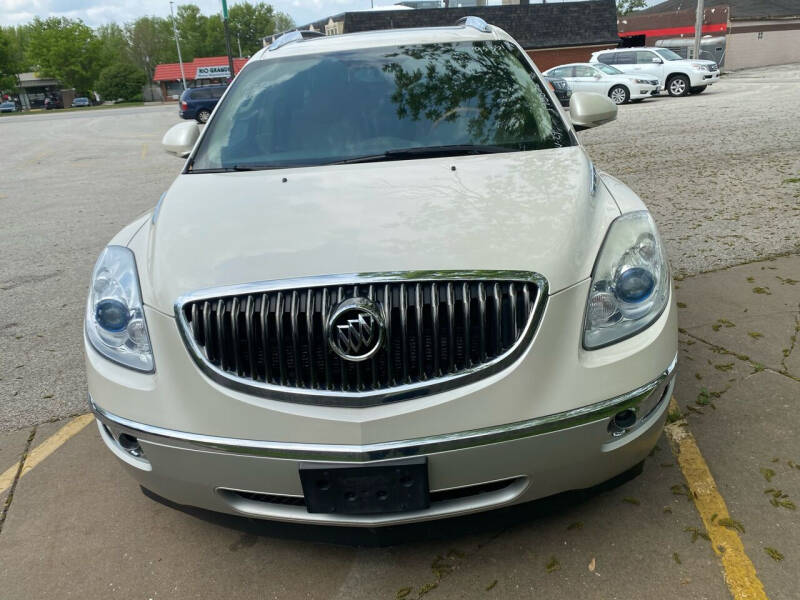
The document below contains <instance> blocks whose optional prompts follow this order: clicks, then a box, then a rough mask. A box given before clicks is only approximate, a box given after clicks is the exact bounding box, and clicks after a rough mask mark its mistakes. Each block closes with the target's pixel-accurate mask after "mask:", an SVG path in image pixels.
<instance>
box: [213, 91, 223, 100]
mask: <svg viewBox="0 0 800 600" xmlns="http://www.w3.org/2000/svg"><path fill="white" fill-rule="evenodd" d="M224 93H225V88H213V89H212V90H211V97H212V98H214V99H215V100H219V99H220V98H222V94H224Z"/></svg>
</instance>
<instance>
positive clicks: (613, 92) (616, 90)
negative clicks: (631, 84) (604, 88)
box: [608, 85, 631, 104]
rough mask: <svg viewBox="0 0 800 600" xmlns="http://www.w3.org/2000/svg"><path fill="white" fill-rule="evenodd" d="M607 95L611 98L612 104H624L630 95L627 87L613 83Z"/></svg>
mask: <svg viewBox="0 0 800 600" xmlns="http://www.w3.org/2000/svg"><path fill="white" fill-rule="evenodd" d="M608 97H609V98H611V101H612V102H613V103H614V104H625V103H626V102H627V101H628V100H630V97H631V95H630V93H628V88H626V87H625V86H624V85H615V86H614V87H612V88H611V89H610V90H608Z"/></svg>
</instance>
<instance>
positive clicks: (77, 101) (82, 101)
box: [72, 98, 92, 108]
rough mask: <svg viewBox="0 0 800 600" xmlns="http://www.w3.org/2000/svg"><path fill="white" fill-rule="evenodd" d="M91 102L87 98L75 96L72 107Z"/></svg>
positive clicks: (86, 104)
mask: <svg viewBox="0 0 800 600" xmlns="http://www.w3.org/2000/svg"><path fill="white" fill-rule="evenodd" d="M91 105H92V103H91V101H90V100H89V99H88V98H75V99H74V100H73V101H72V108H78V107H81V106H91Z"/></svg>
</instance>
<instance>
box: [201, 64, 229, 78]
mask: <svg viewBox="0 0 800 600" xmlns="http://www.w3.org/2000/svg"><path fill="white" fill-rule="evenodd" d="M230 76H231V70H230V69H229V68H228V67H227V65H226V66H221V67H197V73H196V74H195V76H194V78H195V79H228V78H230Z"/></svg>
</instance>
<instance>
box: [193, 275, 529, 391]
mask: <svg viewBox="0 0 800 600" xmlns="http://www.w3.org/2000/svg"><path fill="white" fill-rule="evenodd" d="M540 293H541V290H540V289H539V287H538V286H537V283H535V282H533V281H526V280H509V281H504V280H499V279H498V280H491V279H489V280H477V279H475V280H472V279H460V280H459V279H457V278H454V279H452V280H450V279H436V280H430V279H429V280H427V281H392V282H385V281H382V282H379V283H376V284H351V285H347V286H344V285H335V286H325V285H318V286H308V287H302V288H298V289H280V290H276V291H258V292H256V293H252V294H248V293H243V294H238V295H231V296H226V297H220V298H208V299H202V300H196V301H189V302H186V303H185V304H184V305H183V306H182V309H181V315H182V319H183V323H184V325H185V328H184V331H185V332H186V336H187V337H190V338H191V339H192V341H193V348H194V349H195V350H196V351H197V352H198V357H200V358H202V359H203V360H205V361H207V362H208V363H210V364H212V365H213V366H215V367H216V368H217V369H219V370H220V371H223V372H225V373H229V374H231V375H233V376H237V377H239V378H244V379H250V380H252V381H254V382H259V383H265V384H268V385H271V386H276V387H286V388H301V389H312V390H320V391H325V390H327V391H331V392H345V393H346V392H370V391H378V390H386V389H391V388H394V387H396V386H401V385H406V384H417V383H420V382H424V381H431V380H433V382H434V383H435V380H436V379H437V378H441V377H445V376H451V375H456V376H457V375H459V374H460V373H463V372H464V371H466V370H470V369H474V368H476V367H479V366H481V365H483V364H486V363H489V362H491V361H494V360H495V359H497V358H498V357H500V356H503V355H505V354H506V353H507V352H508V351H509V350H510V349H511V348H512V347H514V345H515V344H516V343H517V342H518V341H519V340H520V338H521V336H522V335H523V334H524V333H525V332H526V331H527V330H528V328H529V327H534V326H535V323H534V324H531V318H532V316H533V312H534V310H535V308H536V306H537V300H538V299H539V298H540ZM353 297H364V298H369V299H370V300H372V301H374V302H375V303H376V304H377V305H378V308H379V310H380V311H381V312H382V314H383V319H384V325H385V328H384V339H383V347H382V348H381V349H380V351H379V352H378V353H376V354H375V355H374V356H372V357H371V358H369V359H368V360H365V361H362V362H357V361H348V360H344V359H342V358H340V357H339V356H338V355H336V354H335V353H334V352H333V350H332V349H331V348H330V346H329V336H330V335H333V333H334V332H333V331H328V330H327V329H328V320H329V318H330V315H331V313H332V312H333V310H334V309H335V308H336V306H337V305H338V304H339V303H340V302H342V301H344V300H347V299H349V298H353Z"/></svg>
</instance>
